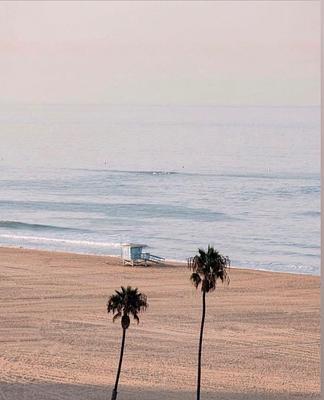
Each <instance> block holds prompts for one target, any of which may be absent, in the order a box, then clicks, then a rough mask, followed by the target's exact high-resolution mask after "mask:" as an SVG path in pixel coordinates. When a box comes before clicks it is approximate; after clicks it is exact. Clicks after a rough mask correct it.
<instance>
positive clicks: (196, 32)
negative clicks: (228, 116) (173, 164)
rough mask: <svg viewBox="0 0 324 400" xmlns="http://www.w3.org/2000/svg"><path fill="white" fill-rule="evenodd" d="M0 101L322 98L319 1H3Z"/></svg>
mask: <svg viewBox="0 0 324 400" xmlns="http://www.w3.org/2000/svg"><path fill="white" fill-rule="evenodd" d="M0 54H1V62H0V87H1V90H0V103H114V104H121V103H125V104H176V103H178V104H273V105H276V104H278V105H282V104H293V105H309V104H312V105H313V104H319V99H320V3H319V1H316V0H315V1H309V0H305V1H258V0H256V1H214V2H202V1H197V2H194V1H191V2H183V1H180V2H146V1H144V2H112V1H110V2H93V1H92V2H78V1H72V2H49V1H46V2H38V1H36V2H31V1H29V2H24V1H22V2H12V1H8V2H1V3H0Z"/></svg>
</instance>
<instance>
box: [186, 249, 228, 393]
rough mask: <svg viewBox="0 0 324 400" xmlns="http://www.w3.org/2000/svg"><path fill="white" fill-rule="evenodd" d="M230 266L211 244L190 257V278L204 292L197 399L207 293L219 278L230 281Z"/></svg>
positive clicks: (198, 388)
mask: <svg viewBox="0 0 324 400" xmlns="http://www.w3.org/2000/svg"><path fill="white" fill-rule="evenodd" d="M229 266H230V260H229V258H228V257H224V256H222V255H221V254H220V253H219V252H218V251H217V250H215V249H214V248H213V247H212V246H210V245H208V249H207V251H205V250H203V249H198V254H197V255H196V256H194V257H191V258H189V259H188V267H189V268H190V270H191V271H192V274H191V276H190V280H191V282H192V284H193V285H194V286H195V288H196V289H198V287H199V286H200V287H201V292H202V316H201V325H200V337H199V349H198V375H197V400H200V382H201V354H202V343H203V333H204V324H205V315H206V293H209V292H212V291H214V290H215V289H216V283H217V279H220V280H221V281H222V282H226V283H229V277H228V267H229Z"/></svg>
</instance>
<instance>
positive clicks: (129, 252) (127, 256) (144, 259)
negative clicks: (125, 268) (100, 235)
mask: <svg viewBox="0 0 324 400" xmlns="http://www.w3.org/2000/svg"><path fill="white" fill-rule="evenodd" d="M147 247H148V246H147V245H146V244H139V243H123V244H121V258H122V261H123V265H132V266H133V267H134V266H135V265H143V264H144V265H145V266H147V265H148V264H149V263H155V264H161V263H164V261H165V258H163V257H158V256H155V255H153V254H150V253H145V252H143V249H145V248H147Z"/></svg>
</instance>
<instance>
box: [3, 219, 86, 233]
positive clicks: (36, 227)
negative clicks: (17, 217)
mask: <svg viewBox="0 0 324 400" xmlns="http://www.w3.org/2000/svg"><path fill="white" fill-rule="evenodd" d="M1 228H6V229H17V230H21V229H24V230H30V231H62V230H68V231H78V230H79V229H73V228H66V227H60V226H54V225H42V224H28V223H26V222H19V221H0V229H1Z"/></svg>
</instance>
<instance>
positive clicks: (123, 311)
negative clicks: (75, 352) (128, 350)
mask: <svg viewBox="0 0 324 400" xmlns="http://www.w3.org/2000/svg"><path fill="white" fill-rule="evenodd" d="M147 307H148V304H147V297H146V296H145V294H143V293H140V292H139V291H138V289H137V288H135V289H134V288H132V287H131V286H127V288H124V287H123V286H122V287H121V290H115V293H114V294H113V295H111V296H110V297H109V299H108V303H107V311H108V313H110V312H112V313H113V315H114V316H113V322H115V321H116V320H117V319H118V318H121V326H122V329H123V337H122V342H121V348H120V356H119V364H118V370H117V376H116V381H115V386H114V389H113V391H112V395H111V400H116V399H117V388H118V381H119V375H120V370H121V366H122V361H123V354H124V347H125V337H126V330H127V329H128V327H129V325H130V318H129V316H130V315H132V316H133V317H134V319H135V321H136V322H137V323H139V317H138V314H139V313H140V312H141V311H145V310H146V308H147Z"/></svg>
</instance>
